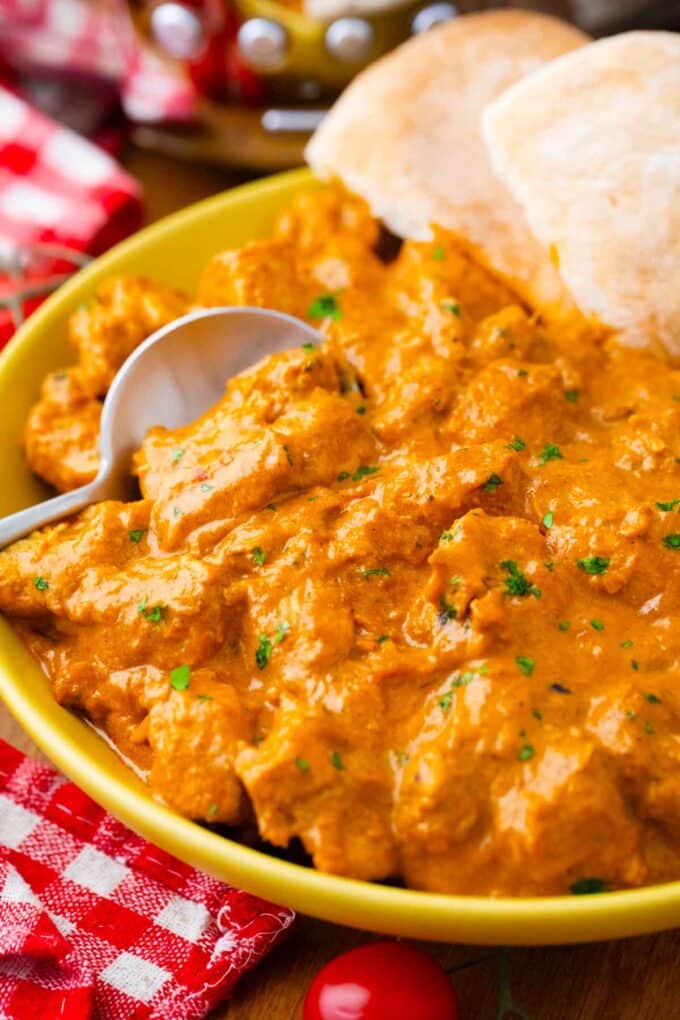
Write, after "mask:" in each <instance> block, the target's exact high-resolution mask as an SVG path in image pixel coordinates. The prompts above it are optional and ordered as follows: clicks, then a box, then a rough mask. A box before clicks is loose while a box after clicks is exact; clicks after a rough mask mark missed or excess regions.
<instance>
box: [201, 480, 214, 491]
mask: <svg viewBox="0 0 680 1020" xmlns="http://www.w3.org/2000/svg"><path fill="white" fill-rule="evenodd" d="M214 488H215V486H214V485H209V484H208V483H207V482H202V483H201V492H212V491H213V489H214Z"/></svg>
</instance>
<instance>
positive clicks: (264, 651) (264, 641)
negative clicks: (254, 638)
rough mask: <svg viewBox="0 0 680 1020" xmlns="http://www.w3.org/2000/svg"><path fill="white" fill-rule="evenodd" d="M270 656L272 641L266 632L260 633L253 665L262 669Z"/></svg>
mask: <svg viewBox="0 0 680 1020" xmlns="http://www.w3.org/2000/svg"><path fill="white" fill-rule="evenodd" d="M271 657H272V643H271V641H270V640H269V638H268V637H267V635H266V634H260V637H259V639H258V642H257V648H256V649H255V665H256V666H257V668H258V669H264V668H265V666H267V665H268V664H269V660H270V659H271Z"/></svg>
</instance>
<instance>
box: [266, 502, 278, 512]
mask: <svg viewBox="0 0 680 1020" xmlns="http://www.w3.org/2000/svg"><path fill="white" fill-rule="evenodd" d="M265 510H271V512H272V513H273V514H275V513H276V503H267V505H266V506H265Z"/></svg>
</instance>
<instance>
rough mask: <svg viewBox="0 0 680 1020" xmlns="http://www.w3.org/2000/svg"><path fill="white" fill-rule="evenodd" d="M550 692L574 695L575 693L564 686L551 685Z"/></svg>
mask: <svg viewBox="0 0 680 1020" xmlns="http://www.w3.org/2000/svg"><path fill="white" fill-rule="evenodd" d="M550 690H551V691H554V692H555V694H573V693H574V692H573V691H572V689H571V688H570V687H565V686H564V684H558V683H554V684H550Z"/></svg>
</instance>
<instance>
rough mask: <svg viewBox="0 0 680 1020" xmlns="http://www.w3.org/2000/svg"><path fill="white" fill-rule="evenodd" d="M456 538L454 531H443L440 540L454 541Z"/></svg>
mask: <svg viewBox="0 0 680 1020" xmlns="http://www.w3.org/2000/svg"><path fill="white" fill-rule="evenodd" d="M454 538H455V535H454V533H453V532H452V531H442V533H441V535H440V536H439V541H440V542H453V540H454Z"/></svg>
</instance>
